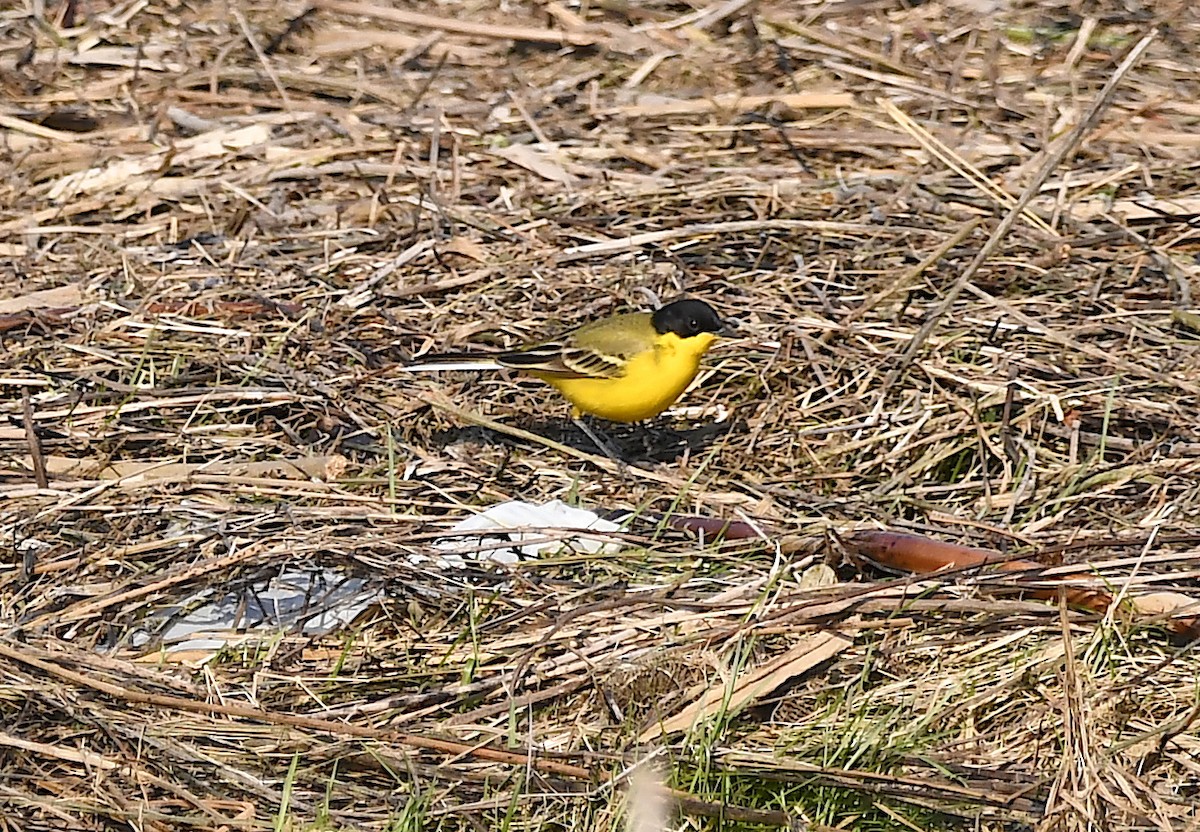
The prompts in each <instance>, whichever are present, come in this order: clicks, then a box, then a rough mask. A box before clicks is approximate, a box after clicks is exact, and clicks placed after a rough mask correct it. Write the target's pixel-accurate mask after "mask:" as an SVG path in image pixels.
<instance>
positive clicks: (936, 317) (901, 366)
mask: <svg viewBox="0 0 1200 832" xmlns="http://www.w3.org/2000/svg"><path fill="white" fill-rule="evenodd" d="M1157 36H1158V30H1157V29H1151V30H1150V32H1149V33H1148V34H1147V35H1146V36H1145V37H1144V38H1142V39H1141V40H1140V41H1138V42H1137V44H1136V45H1135V46H1134V47H1133V49H1131V50H1130V51H1129V54H1128V55H1126V56H1125V60H1124V61H1122V62H1121V65H1120V66H1119V67H1117V69H1116V71H1115V72H1114V73H1113V75H1112V77H1111V78H1109V79H1108V83H1107V84H1105V85H1104V89H1102V90H1101V91H1100V94H1099V95H1098V96H1096V100H1095V101H1093V102H1092V106H1091V107H1090V108H1089V109H1088V111H1087V114H1086V115H1085V116H1084V117H1083V118H1082V119H1081V120H1080V122H1079V123H1078V124H1077V125H1075V128H1074V129H1073V130H1072V131H1071V132H1070V133H1068V134H1067V135H1066V137H1065V138H1064V139H1063V140H1062V141H1061V142H1060V143H1059V145H1058V147H1057V148H1056V149H1055V151H1054V152H1053V153H1051V154H1050V156H1049V157H1048V158H1047V159H1046V161H1045V162H1043V163H1042V166H1041V167H1040V168H1039V169H1038V172H1037V173H1036V174H1034V177H1033V179H1031V180H1030V181H1029V184H1028V185H1026V186H1025V190H1024V191H1023V192H1022V193H1021V196H1020V197H1019V198H1018V199H1017V202H1016V204H1015V205H1013V207H1012V208H1011V209H1009V212H1008V214H1006V215H1005V217H1004V219H1002V220H1001V221H1000V224H999V225H998V226H996V230H995V231H993V232H992V235H991V236H990V237H988V239H987V242H985V243H984V244H983V248H981V249H980V250H979V254H977V255H976V256H975V259H974V260H972V261H971V264H970V265H969V266H967V268H966V269H964V270H963V273H962V274H961V275H959V278H958V280H956V281H955V282H954V285H953V286H951V287H950V290H949V291H948V292H946V296H945V297H944V298H943V299H942V302H941V303H940V304H938V306H937V308H935V309H934V310H933V312H931V313H930V315H929V317H928V318H926V320H925V323H923V324H921V328H920V329H918V330H917V334H916V335H914V336H913V338H912V340H911V341H909V342H908V347H907V348H906V349H905V350H904V352H903V353H902V354H901V356H900V360H899V363H898V364H897V365H896V366H895V367H893V368H892V370H891V371H890V372H889V373H888V375H887V378H885V379H884V382H883V385H882V387H881V390H880V395H883V393H884V392H886V391H887V390H888V389H890V388H891V386H892V385H893V384H894V383H895V381H896V379H897V378H899V377H900V374H901V373H903V372H904V370H905V369H907V368H908V365H909V364H911V363H912V361H913V358H914V357H916V354H917V353H918V352H920V350H921V346H922V345H923V344H924V343H925V340H926V339H927V338H928V337H929V336H930V334H932V332H933V330H934V329H935V328H936V327H937V325H938V322H939V321H940V320H941V319H942V316H944V315H945V314H946V312H947V310H949V309H950V307H951V306H952V305H953V304H954V302H955V301H956V300H957V299H958V296H959V294H961V293H962V290H963V289H964V288H965V287H966V285H967V284H968V283H969V282H970V281H971V280H972V279H973V278H974V277H975V274H976V273H977V272H978V271H979V269H980V268H982V267H983V264H984V263H986V262H987V260H988V258H990V257H991V256H992V254H993V252H995V251H996V249H998V248H999V247H1000V243H1002V242H1003V241H1004V238H1005V237H1007V236H1008V232H1009V231H1011V230H1012V227H1013V226H1014V225H1015V224H1016V222H1017V219H1018V218H1019V217H1020V216H1021V213H1022V212H1023V211H1024V210H1025V206H1026V205H1028V204H1029V201H1030V200H1031V199H1033V198H1034V196H1036V195H1037V193H1038V191H1040V190H1041V187H1042V185H1043V184H1044V183H1045V182H1046V180H1047V179H1049V178H1050V174H1052V173H1053V172H1054V171H1055V170H1057V169H1058V166H1059V165H1061V164H1062V163H1063V160H1064V159H1066V158H1067V157H1068V156H1069V155H1071V154H1072V153H1074V152H1075V149H1076V148H1077V147H1079V143H1080V142H1082V141H1083V138H1084V136H1086V135H1087V134H1088V132H1090V131H1091V130H1092V128H1094V127H1095V126H1096V122H1098V121H1099V120H1100V116H1101V115H1102V114H1103V113H1104V111H1105V110H1106V109H1107V108H1108V105H1109V103H1110V102H1111V101H1112V97H1113V95H1114V93H1116V91H1117V87H1118V86H1119V85H1120V83H1121V81H1122V79H1124V77H1125V75H1126V74H1127V73H1128V72H1129V70H1131V69H1132V68H1133V67H1134V65H1135V64H1136V63H1137V62H1138V61H1139V60H1141V57H1142V54H1143V53H1144V52H1145V51H1146V49H1147V48H1148V47H1149V46H1150V44H1151V43H1152V42H1153V41H1154V39H1155V38H1156V37H1157Z"/></svg>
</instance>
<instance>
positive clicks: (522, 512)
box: [434, 500, 621, 566]
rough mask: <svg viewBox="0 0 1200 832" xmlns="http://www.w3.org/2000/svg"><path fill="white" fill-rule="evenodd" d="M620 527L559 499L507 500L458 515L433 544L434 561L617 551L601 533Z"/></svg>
mask: <svg viewBox="0 0 1200 832" xmlns="http://www.w3.org/2000/svg"><path fill="white" fill-rule="evenodd" d="M620 529H621V527H620V526H619V525H617V524H616V523H613V522H611V521H609V520H605V519H603V518H601V517H600V516H598V515H597V514H596V513H595V512H591V511H587V510H586V509H581V508H572V507H571V506H569V505H567V504H566V503H564V502H563V501H562V500H551V501H550V502H548V503H542V504H541V505H538V504H536V503H526V502H524V501H522V500H510V501H509V502H507V503H500V504H498V505H494V506H492V507H491V508H489V509H487V510H486V511H482V512H480V513H479V514H474V515H472V516H470V517H468V518H466V519H465V520H461V521H460V522H458V523H456V524H455V525H454V526H453V527H452V528H451V529H450V534H451V535H453V537H447V538H445V539H442V540H439V541H438V542H437V543H435V544H434V545H435V546H436V548H437V549H439V550H440V551H442V552H445V553H446V554H445V555H444V556H443V557H441V558H439V559H438V563H439V564H441V565H445V566H462V565H464V563H465V562H466V559H468V558H469V559H471V560H476V561H492V562H495V563H516V562H517V561H518V560H520V559H521V558H522V557H525V558H536V557H539V556H541V555H547V554H555V553H558V552H561V551H563V550H564V549H565V550H570V551H574V552H585V553H587V554H604V553H611V552H617V551H620V549H621V543H620V542H619V541H617V540H612V539H605V537H604V535H605V534H606V533H611V532H616V531H620ZM472 532H480V534H478V535H474V534H471V533H472ZM488 532H493V534H488ZM494 532H502V534H495V533H494ZM563 532H588V534H563Z"/></svg>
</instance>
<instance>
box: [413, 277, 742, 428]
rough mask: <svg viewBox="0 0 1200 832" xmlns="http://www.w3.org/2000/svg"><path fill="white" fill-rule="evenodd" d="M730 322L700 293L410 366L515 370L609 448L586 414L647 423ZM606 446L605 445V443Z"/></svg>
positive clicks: (416, 368)
mask: <svg viewBox="0 0 1200 832" xmlns="http://www.w3.org/2000/svg"><path fill="white" fill-rule="evenodd" d="M728 331H729V327H728V326H727V324H726V323H725V322H723V321H722V320H721V318H720V316H718V315H717V313H716V310H714V309H713V308H712V307H711V306H709V305H708V304H707V303H705V302H704V301H702V300H696V299H693V298H684V299H681V300H676V301H673V302H671V303H668V304H665V305H664V306H661V307H659V308H658V309H656V310H655V311H654V312H628V313H624V314H619V315H611V316H609V317H606V318H600V319H599V320H595V321H592V322H591V323H588V324H584V325H583V326H581V327H579V328H578V329H575V330H572V331H570V332H567V333H565V334H563V335H561V336H559V337H557V338H554V339H553V340H549V341H544V342H542V343H536V344H532V345H528V346H525V347H522V348H520V349H516V350H511V351H508V352H497V353H487V352H453V353H440V354H426V355H423V356H420V357H419V358H418V359H414V360H412V361H410V362H408V363H407V364H403V365H401V367H400V369H401V370H403V371H406V372H424V371H431V370H495V369H500V368H509V369H513V370H517V371H520V372H523V373H526V374H528V375H531V376H533V377H534V378H536V379H540V380H541V381H544V382H546V383H547V384H549V385H551V386H552V387H554V388H556V389H557V390H558V392H559V393H561V394H562V395H563V397H564V398H566V400H567V401H568V402H570V404H571V418H572V419H574V420H575V421H576V423H577V424H579V425H580V427H582V428H583V429H584V431H585V432H586V433H587V434H588V435H589V436H590V437H591V438H592V440H593V441H595V442H596V444H597V445H600V446H601V447H602V448H604V446H605V443H603V442H601V441H600V440H599V439H598V438H597V437H596V436H595V435H594V434H593V433H592V432H591V431H590V430H588V429H587V427H586V425H584V424H583V423H582V422H580V421H579V419H580V417H581V416H582V415H584V414H587V415H590V416H598V417H600V418H601V419H606V420H608V421H610V422H641V421H644V420H646V419H651V418H653V417H655V416H657V415H658V414H660V413H662V412H663V411H664V410H666V409H667V408H668V407H670V406H671V405H672V404H674V403H675V401H676V400H678V399H679V397H680V396H682V395H683V392H684V390H686V389H687V387H688V385H689V384H691V383H692V379H694V378H695V377H696V374H697V373H698V372H699V371H700V359H701V358H703V356H704V354H705V353H706V352H707V351H708V349H709V347H711V346H712V344H713V342H714V341H715V340H716V339H717V337H718V336H719V335H723V334H727V333H728ZM605 450H607V449H605Z"/></svg>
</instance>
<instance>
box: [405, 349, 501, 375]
mask: <svg viewBox="0 0 1200 832" xmlns="http://www.w3.org/2000/svg"><path fill="white" fill-rule="evenodd" d="M500 366H501V365H500V362H499V361H497V360H496V357H495V356H494V355H492V354H489V353H486V352H443V353H438V354H436V355H422V356H421V357H420V358H417V359H414V360H412V361H406V362H404V363H403V364H401V365H400V366H399V367H398V368H397V369H398V370H400V372H402V373H431V372H439V371H442V370H498V369H500Z"/></svg>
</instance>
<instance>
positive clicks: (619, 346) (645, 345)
mask: <svg viewBox="0 0 1200 832" xmlns="http://www.w3.org/2000/svg"><path fill="white" fill-rule="evenodd" d="M643 318H644V319H645V320H642V319H643ZM653 347H654V327H653V326H652V325H651V323H650V316H649V315H648V314H632V315H617V316H615V317H612V318H606V319H604V320H602V321H597V322H595V323H592V324H588V325H587V326H584V327H580V328H579V329H577V330H575V331H574V332H572V333H570V334H569V335H567V336H566V337H565V338H561V339H558V340H556V341H550V342H547V343H545V344H539V345H538V346H535V347H531V348H529V349H526V350H521V351H519V352H512V353H505V354H504V355H503V356H502V357H501V358H500V359H499V360H500V363H501V364H503V365H504V366H506V367H515V368H519V369H522V370H533V371H536V372H539V373H545V374H546V375H552V376H556V377H558V378H620V377H621V376H623V375H625V365H626V363H627V362H628V361H629V359H630V358H631V357H633V356H634V355H636V354H638V353H640V352H644V351H645V350H648V349H653Z"/></svg>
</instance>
